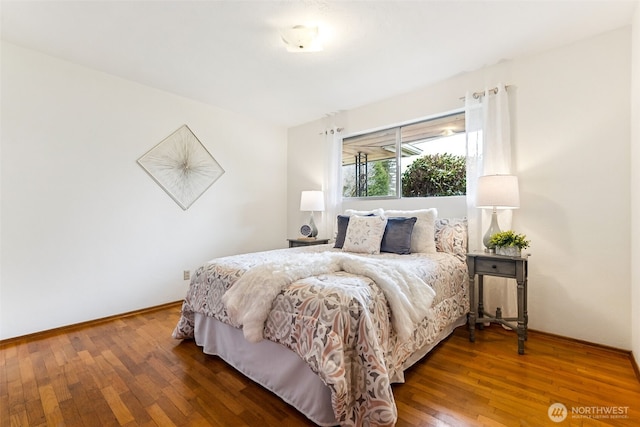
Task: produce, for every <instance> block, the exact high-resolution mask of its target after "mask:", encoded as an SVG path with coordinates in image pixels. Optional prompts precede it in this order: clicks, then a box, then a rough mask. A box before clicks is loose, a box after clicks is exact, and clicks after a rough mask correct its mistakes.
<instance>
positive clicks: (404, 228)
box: [380, 216, 418, 255]
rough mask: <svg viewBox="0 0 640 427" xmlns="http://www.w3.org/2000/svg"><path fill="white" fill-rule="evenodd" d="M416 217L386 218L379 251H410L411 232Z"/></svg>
mask: <svg viewBox="0 0 640 427" xmlns="http://www.w3.org/2000/svg"><path fill="white" fill-rule="evenodd" d="M417 220H418V218H416V217H415V216H414V217H412V218H387V226H386V228H385V229H384V234H383V235H382V242H381V243H380V252H391V253H394V254H400V255H406V254H410V253H411V233H412V232H413V226H414V225H415V224H416V221H417Z"/></svg>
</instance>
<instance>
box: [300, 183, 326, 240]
mask: <svg viewBox="0 0 640 427" xmlns="http://www.w3.org/2000/svg"><path fill="white" fill-rule="evenodd" d="M300 210H301V211H303V212H306V211H310V212H311V217H310V218H309V227H311V233H310V234H309V237H313V238H315V237H316V236H317V235H318V228H317V227H316V223H315V221H314V220H313V212H314V211H316V212H322V211H324V193H323V192H322V191H316V190H313V191H303V192H302V194H301V195H300Z"/></svg>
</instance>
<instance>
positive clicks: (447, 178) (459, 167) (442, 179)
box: [402, 153, 467, 197]
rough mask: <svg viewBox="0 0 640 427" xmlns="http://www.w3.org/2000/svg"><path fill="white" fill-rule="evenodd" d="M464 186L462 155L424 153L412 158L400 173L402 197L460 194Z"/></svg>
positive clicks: (464, 171)
mask: <svg viewBox="0 0 640 427" xmlns="http://www.w3.org/2000/svg"><path fill="white" fill-rule="evenodd" d="M466 186H467V172H466V161H465V157H464V156H455V155H453V154H448V153H445V154H431V155H426V156H423V157H420V158H419V159H416V160H414V161H413V163H411V165H410V166H409V167H408V168H407V170H406V171H405V172H404V173H403V174H402V197H433V196H462V195H464V194H466Z"/></svg>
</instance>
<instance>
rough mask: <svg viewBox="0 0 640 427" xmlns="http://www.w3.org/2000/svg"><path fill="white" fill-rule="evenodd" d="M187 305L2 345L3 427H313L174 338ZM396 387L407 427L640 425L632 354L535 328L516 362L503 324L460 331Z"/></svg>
mask: <svg viewBox="0 0 640 427" xmlns="http://www.w3.org/2000/svg"><path fill="white" fill-rule="evenodd" d="M179 307H180V306H179V305H178V304H176V305H170V306H166V307H164V308H161V309H158V310H155V311H148V312H145V313H142V314H136V315H132V316H128V317H122V318H115V319H111V320H108V321H104V322H100V323H97V324H91V325H84V326H79V327H74V328H67V329H63V330H59V331H56V332H51V333H45V334H42V335H38V336H34V337H29V338H28V339H17V340H11V341H9V342H5V343H3V344H1V345H0V425H1V426H21V427H22V426H45V425H46V426H91V427H93V426H156V425H157V426H172V425H176V426H225V427H226V426H261V427H262V426H311V425H313V424H312V423H310V422H309V421H308V420H307V419H306V418H305V417H304V416H302V415H301V414H299V413H298V412H297V411H296V410H295V409H293V408H291V407H290V406H288V405H287V404H286V403H284V402H282V401H281V400H280V399H278V398H277V397H275V396H274V395H273V394H271V393H270V392H269V391H266V390H265V389H263V388H261V387H260V386H257V385H256V384H254V383H253V382H251V381H250V380H247V379H246V378H244V377H243V376H242V375H240V374H238V373H237V372H236V371H235V370H234V369H232V368H230V367H229V366H228V365H226V364H225V363H224V362H223V361H221V360H220V359H218V358H217V357H213V356H207V355H204V354H203V353H202V351H201V349H200V348H199V347H197V346H196V345H195V344H194V343H193V342H192V341H185V342H181V341H177V340H174V339H172V338H171V331H172V330H173V327H174V326H175V324H176V322H177V320H178V315H179ZM393 390H394V395H395V398H396V403H397V406H398V415H399V419H398V423H397V426H449V425H451V426H466V425H469V426H476V425H486V426H544V425H576V426H580V425H584V426H598V425H612V426H637V425H640V383H639V382H638V379H637V378H636V377H635V374H634V370H633V366H632V364H631V361H630V359H629V356H628V354H626V353H624V352H619V351H615V350H609V349H604V348H600V347H597V346H590V345H585V344H582V343H577V342H573V341H571V340H564V339H561V338H557V337H552V336H548V335H546V334H540V333H535V332H531V333H530V336H529V340H528V341H527V344H526V354H525V355H522V356H518V354H517V344H516V338H515V335H514V334H513V333H512V332H507V331H505V330H504V329H503V328H501V327H498V326H491V327H489V328H485V329H484V330H482V331H478V332H477V339H476V343H469V340H468V338H467V333H466V329H465V327H461V328H458V329H457V330H456V331H455V332H454V334H453V335H452V336H451V337H450V338H449V339H448V340H446V342H444V343H442V344H441V345H440V346H439V347H437V349H436V350H434V351H433V352H432V353H431V354H430V355H428V356H427V357H426V358H425V359H424V360H423V361H421V362H419V363H418V364H417V365H416V366H414V367H413V368H411V369H410V370H409V371H408V372H407V374H406V383H404V384H397V385H395V386H394V388H393ZM553 403H562V404H564V405H565V406H566V408H567V410H568V416H567V419H566V420H565V421H564V422H562V423H558V424H556V423H554V422H552V421H551V420H550V418H549V416H548V410H549V406H550V405H551V404H553ZM585 411H591V413H592V414H594V413H596V412H598V413H596V416H597V418H586V417H585ZM611 411H616V412H617V415H616V416H618V417H619V416H623V417H625V418H612V415H607V414H608V413H609V414H610V412H611ZM572 412H576V413H572ZM578 413H579V414H578ZM580 416H582V418H579V417H580ZM593 416H594V415H592V417H593ZM605 416H608V418H605Z"/></svg>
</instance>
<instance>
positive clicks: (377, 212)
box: [344, 208, 384, 216]
mask: <svg viewBox="0 0 640 427" xmlns="http://www.w3.org/2000/svg"><path fill="white" fill-rule="evenodd" d="M344 214H345V215H346V216H354V215H358V216H372V215H373V216H384V211H383V210H382V208H378V209H372V210H370V211H357V210H355V209H347V210H345V211H344Z"/></svg>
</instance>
